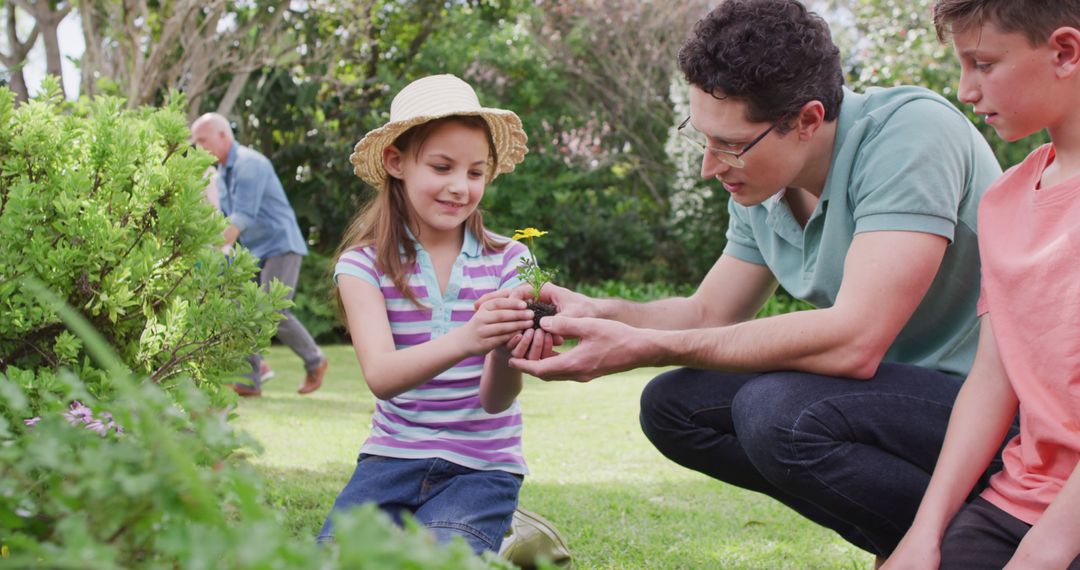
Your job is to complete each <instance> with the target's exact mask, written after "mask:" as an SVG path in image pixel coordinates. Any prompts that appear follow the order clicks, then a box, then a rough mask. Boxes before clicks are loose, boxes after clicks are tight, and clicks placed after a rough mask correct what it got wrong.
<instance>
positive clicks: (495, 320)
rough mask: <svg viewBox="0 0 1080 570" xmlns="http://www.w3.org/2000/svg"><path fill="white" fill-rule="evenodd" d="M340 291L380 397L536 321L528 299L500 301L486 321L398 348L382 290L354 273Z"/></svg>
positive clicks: (485, 349)
mask: <svg viewBox="0 0 1080 570" xmlns="http://www.w3.org/2000/svg"><path fill="white" fill-rule="evenodd" d="M338 290H339V291H340V293H341V301H342V304H343V305H344V306H345V315H346V317H347V318H348V321H349V331H350V332H351V335H352V343H353V348H354V349H355V350H356V356H357V359H358V360H359V361H360V367H361V369H362V370H363V372H364V380H365V381H366V382H367V385H368V387H369V388H371V392H372V393H373V394H375V397H377V398H379V399H381V400H389V399H390V398H393V397H395V396H398V395H400V394H403V393H405V392H408V391H409V390H412V389H413V388H416V387H418V386H420V385H422V384H424V383H425V382H427V381H428V380H431V379H432V378H434V377H436V376H438V375H439V374H440V373H442V372H444V371H446V370H447V369H449V368H450V367H451V366H453V365H455V364H457V363H458V362H461V361H462V360H463V359H465V358H466V357H468V356H479V355H484V354H486V353H487V352H489V351H490V350H491V349H492V348H494V347H496V346H499V345H501V344H505V343H506V341H507V340H509V338H510V337H511V336H513V335H514V334H517V333H518V332H519V331H521V330H522V329H525V328H527V327H529V326H531V325H532V316H531V315H532V313H531V312H530V311H527V310H525V308H524V307H525V303H524V301H521V300H520V299H499V300H497V301H496V302H495V304H494V305H492V306H491V308H490V310H488V311H487V313H486V314H485V315H484V317H483V318H482V319H477V318H475V317H476V315H474V319H472V320H470V321H469V323H468V324H466V325H465V326H462V327H458V328H456V329H453V330H452V331H450V332H449V333H447V334H445V335H442V336H440V337H438V338H435V339H433V340H430V341H428V342H425V343H423V344H418V345H415V346H410V347H408V348H403V349H401V350H398V349H397V347H396V345H395V344H394V337H393V334H392V332H391V329H390V321H389V320H388V318H387V316H386V300H385V299H384V298H383V295H382V292H381V291H379V289H378V288H377V287H375V286H374V285H372V284H371V283H369V282H367V281H364V280H363V279H360V278H358V277H353V276H351V275H340V276H339V277H338ZM516 307H520V308H516ZM485 319H486V320H485ZM474 321H475V322H474Z"/></svg>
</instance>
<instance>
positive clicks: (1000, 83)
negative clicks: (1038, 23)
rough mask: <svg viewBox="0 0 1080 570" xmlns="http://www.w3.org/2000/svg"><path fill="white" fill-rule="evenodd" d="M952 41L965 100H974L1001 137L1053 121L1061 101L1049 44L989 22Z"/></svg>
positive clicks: (1028, 132) (1024, 133) (1017, 135)
mask: <svg viewBox="0 0 1080 570" xmlns="http://www.w3.org/2000/svg"><path fill="white" fill-rule="evenodd" d="M953 45H954V46H955V47H956V54H957V57H959V59H960V69H961V73H960V88H959V91H958V93H957V94H958V96H959V98H960V101H962V102H964V103H970V104H972V105H973V106H974V107H975V113H976V114H978V115H982V116H984V117H985V119H986V123H987V124H988V125H990V126H992V127H994V130H995V131H997V133H998V135H999V136H1001V138H1003V139H1005V140H1007V141H1015V140H1019V139H1022V138H1024V137H1026V136H1028V135H1031V134H1033V133H1036V132H1038V131H1041V130H1042V129H1044V128H1046V127H1048V126H1050V125H1052V124H1053V122H1054V116H1055V114H1056V110H1057V108H1058V107H1060V105H1061V101H1060V100H1057V99H1058V98H1059V96H1058V95H1056V94H1055V90H1054V86H1055V85H1056V81H1055V74H1054V66H1053V61H1054V53H1053V51H1052V50H1051V49H1050V48H1049V45H1046V46H1032V45H1031V44H1030V43H1028V40H1027V38H1026V37H1024V35H1023V34H1020V33H1013V32H1010V33H1006V32H1002V31H1001V30H1000V29H998V27H997V26H995V25H994V24H990V23H987V24H983V25H982V26H971V28H970V29H967V30H960V31H954V34H953Z"/></svg>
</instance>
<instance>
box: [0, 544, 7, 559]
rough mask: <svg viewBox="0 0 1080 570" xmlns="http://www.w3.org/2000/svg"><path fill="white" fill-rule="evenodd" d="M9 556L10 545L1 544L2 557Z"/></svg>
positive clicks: (0, 556) (0, 555) (0, 554)
mask: <svg viewBox="0 0 1080 570" xmlns="http://www.w3.org/2000/svg"><path fill="white" fill-rule="evenodd" d="M7 557H8V547H7V545H6V544H5V545H3V546H0V558H7Z"/></svg>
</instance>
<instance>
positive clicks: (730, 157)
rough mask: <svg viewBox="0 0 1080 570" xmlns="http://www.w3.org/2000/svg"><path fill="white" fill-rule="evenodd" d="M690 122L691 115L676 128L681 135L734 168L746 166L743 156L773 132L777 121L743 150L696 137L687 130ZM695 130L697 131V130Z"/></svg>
mask: <svg viewBox="0 0 1080 570" xmlns="http://www.w3.org/2000/svg"><path fill="white" fill-rule="evenodd" d="M689 124H690V117H687V118H686V120H685V121H683V122H682V123H681V124H679V128H678V129H676V130H677V131H678V132H679V134H680V135H682V137H683V138H684V139H686V140H688V141H690V142H692V143H694V146H695V147H697V148H698V150H700V151H701V152H702V153H704V152H706V151H708V152H709V153H710V154H712V155H713V158H715V159H716V160H719V161H720V162H723V163H724V164H726V165H728V166H730V167H732V168H742V167H744V166H746V161H744V160H743V159H742V156H743V155H744V154H746V153H748V152H750V149H752V148H754V145H756V144H757V143H759V142H761V139H763V138H765V136H766V135H768V134H769V133H771V132H772V130H773V129H775V128H776V123H773V124H772V125H769V128H767V129H765V132H763V133H761V134H760V135H758V136H757V137H756V138H754V140H752V141H750V144H748V145H746V146H744V147H743V148H742V150H732V149H726V148H715V147H711V146H709V145H708V144H706V143H704V142H702V141H700V140H698V139H696V138H694V137H693V136H691V135H690V133H688V132H687V131H686V126H687V125H689ZM693 132H695V133H696V132H697V131H693ZM699 134H700V133H699Z"/></svg>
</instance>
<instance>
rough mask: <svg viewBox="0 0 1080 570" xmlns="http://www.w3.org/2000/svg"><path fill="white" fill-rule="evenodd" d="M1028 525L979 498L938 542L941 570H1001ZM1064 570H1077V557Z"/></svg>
mask: <svg viewBox="0 0 1080 570" xmlns="http://www.w3.org/2000/svg"><path fill="white" fill-rule="evenodd" d="M1029 530H1031V525H1029V524H1027V523H1026V522H1024V521H1022V520H1020V519H1018V518H1016V517H1014V516H1012V515H1010V514H1009V513H1007V512H1005V511H1003V510H1001V509H999V508H997V507H996V506H994V505H993V504H992V503H990V501H987V500H986V499H983V498H981V497H979V498H976V499H975V500H974V501H972V502H971V503H969V504H967V505H965V506H964V508H962V509H960V512H959V513H957V515H956V517H955V518H953V520H952V522H951V523H949V528H948V530H946V531H945V537H944V538H943V539H942V540H941V570H954V569H955V570H997V569H998V568H1004V567H1005V565H1006V564H1008V563H1009V560H1010V559H1012V557H1013V554H1015V553H1016V549H1017V547H1019V546H1020V541H1021V540H1022V539H1023V538H1024V535H1026V534H1027V532H1028V531H1029ZM1068 570H1080V557H1077V558H1076V559H1075V560H1073V561H1072V563H1071V564H1069V568H1068Z"/></svg>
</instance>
